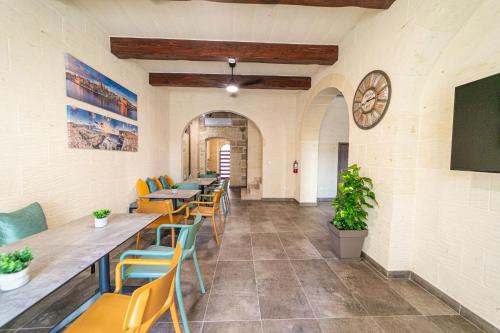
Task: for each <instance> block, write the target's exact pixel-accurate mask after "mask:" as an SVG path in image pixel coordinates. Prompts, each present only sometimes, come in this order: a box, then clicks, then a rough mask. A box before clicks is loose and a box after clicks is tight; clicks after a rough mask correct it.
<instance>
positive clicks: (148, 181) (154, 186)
mask: <svg viewBox="0 0 500 333" xmlns="http://www.w3.org/2000/svg"><path fill="white" fill-rule="evenodd" d="M146 184H148V187H149V193H153V192H156V191H158V190H159V188H158V185H157V184H156V182H155V181H154V179H151V178H148V179H146Z"/></svg>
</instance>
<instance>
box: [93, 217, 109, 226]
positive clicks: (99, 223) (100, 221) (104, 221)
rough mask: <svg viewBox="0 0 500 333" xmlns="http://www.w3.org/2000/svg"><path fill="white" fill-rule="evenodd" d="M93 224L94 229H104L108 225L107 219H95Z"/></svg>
mask: <svg viewBox="0 0 500 333" xmlns="http://www.w3.org/2000/svg"><path fill="white" fill-rule="evenodd" d="M94 224H95V227H96V228H102V227H105V226H106V225H107V224H108V218H107V217H104V218H102V219H98V218H95V219H94Z"/></svg>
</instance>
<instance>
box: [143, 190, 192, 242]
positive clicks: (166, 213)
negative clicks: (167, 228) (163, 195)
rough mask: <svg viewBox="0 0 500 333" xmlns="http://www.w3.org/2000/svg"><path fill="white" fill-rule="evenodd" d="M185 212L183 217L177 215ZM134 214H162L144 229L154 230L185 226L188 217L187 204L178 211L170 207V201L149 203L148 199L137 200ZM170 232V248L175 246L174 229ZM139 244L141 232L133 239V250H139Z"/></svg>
mask: <svg viewBox="0 0 500 333" xmlns="http://www.w3.org/2000/svg"><path fill="white" fill-rule="evenodd" d="M183 210H186V213H185V214H184V215H182V214H179V213H180V212H181V211H183ZM136 213H145V214H158V213H159V214H163V216H161V217H160V218H159V219H157V220H156V221H154V222H153V223H151V224H150V225H148V226H147V227H146V229H154V230H156V229H157V228H158V227H159V226H160V225H162V224H181V223H183V224H186V221H187V219H188V217H189V206H188V205H187V204H184V205H182V206H181V207H180V208H179V209H177V210H174V209H173V205H172V200H162V201H151V200H148V199H146V200H145V199H139V200H137V210H136ZM171 232H172V247H173V246H174V244H175V229H174V228H172V229H171ZM140 243H141V232H140V231H139V232H138V233H137V236H136V239H135V248H136V250H138V249H139V245H140Z"/></svg>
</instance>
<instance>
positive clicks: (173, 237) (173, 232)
mask: <svg viewBox="0 0 500 333" xmlns="http://www.w3.org/2000/svg"><path fill="white" fill-rule="evenodd" d="M170 232H171V233H172V247H175V228H171V229H170Z"/></svg>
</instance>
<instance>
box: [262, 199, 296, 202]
mask: <svg viewBox="0 0 500 333" xmlns="http://www.w3.org/2000/svg"><path fill="white" fill-rule="evenodd" d="M261 200H262V201H282V202H290V201H295V199H294V198H262V199H261Z"/></svg>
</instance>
